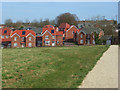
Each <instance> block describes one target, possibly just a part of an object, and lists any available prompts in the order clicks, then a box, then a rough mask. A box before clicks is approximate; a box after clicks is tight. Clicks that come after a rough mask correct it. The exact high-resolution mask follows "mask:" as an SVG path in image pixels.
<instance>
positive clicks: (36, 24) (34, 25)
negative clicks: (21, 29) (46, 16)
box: [31, 19, 39, 27]
mask: <svg viewBox="0 0 120 90" xmlns="http://www.w3.org/2000/svg"><path fill="white" fill-rule="evenodd" d="M31 26H33V27H39V22H38V21H37V20H36V19H34V20H33V21H32V23H31Z"/></svg>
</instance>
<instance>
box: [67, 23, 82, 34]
mask: <svg viewBox="0 0 120 90" xmlns="http://www.w3.org/2000/svg"><path fill="white" fill-rule="evenodd" d="M73 27H74V28H75V30H74V31H75V33H76V32H79V31H80V29H78V28H77V27H76V26H75V25H72V26H71V27H70V28H69V29H68V30H67V31H66V32H68V31H69V30H70V29H72V28H73Z"/></svg>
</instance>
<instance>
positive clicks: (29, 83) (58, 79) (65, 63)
mask: <svg viewBox="0 0 120 90" xmlns="http://www.w3.org/2000/svg"><path fill="white" fill-rule="evenodd" d="M108 48H109V46H102V45H101V46H76V47H41V48H18V49H17V48H16V49H12V48H10V49H3V54H2V57H3V62H2V66H3V68H2V69H3V72H2V85H3V87H5V88H76V87H77V86H79V85H80V84H81V82H82V81H83V79H84V77H85V76H86V75H87V73H88V72H89V71H90V70H91V69H92V68H93V67H94V65H95V64H96V62H97V61H98V60H99V58H100V57H101V56H102V54H103V52H105V51H106V50H107V49H108Z"/></svg>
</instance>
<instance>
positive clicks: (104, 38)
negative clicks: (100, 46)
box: [101, 35, 112, 40]
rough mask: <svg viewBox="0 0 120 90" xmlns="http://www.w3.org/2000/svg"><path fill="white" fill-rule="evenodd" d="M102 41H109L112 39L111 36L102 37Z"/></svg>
mask: <svg viewBox="0 0 120 90" xmlns="http://www.w3.org/2000/svg"><path fill="white" fill-rule="evenodd" d="M101 39H102V40H111V39H112V35H104V36H102V37H101Z"/></svg>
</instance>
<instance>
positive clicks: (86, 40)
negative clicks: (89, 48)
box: [76, 27, 95, 45]
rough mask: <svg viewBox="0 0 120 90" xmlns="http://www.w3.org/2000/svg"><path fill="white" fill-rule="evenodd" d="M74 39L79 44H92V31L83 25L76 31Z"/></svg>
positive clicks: (93, 38) (93, 42)
mask: <svg viewBox="0 0 120 90" xmlns="http://www.w3.org/2000/svg"><path fill="white" fill-rule="evenodd" d="M76 41H77V42H78V44H79V45H94V44H95V37H94V32H92V31H91V28H86V27H84V28H82V29H81V30H80V31H79V32H78V34H77V39H76Z"/></svg>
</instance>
